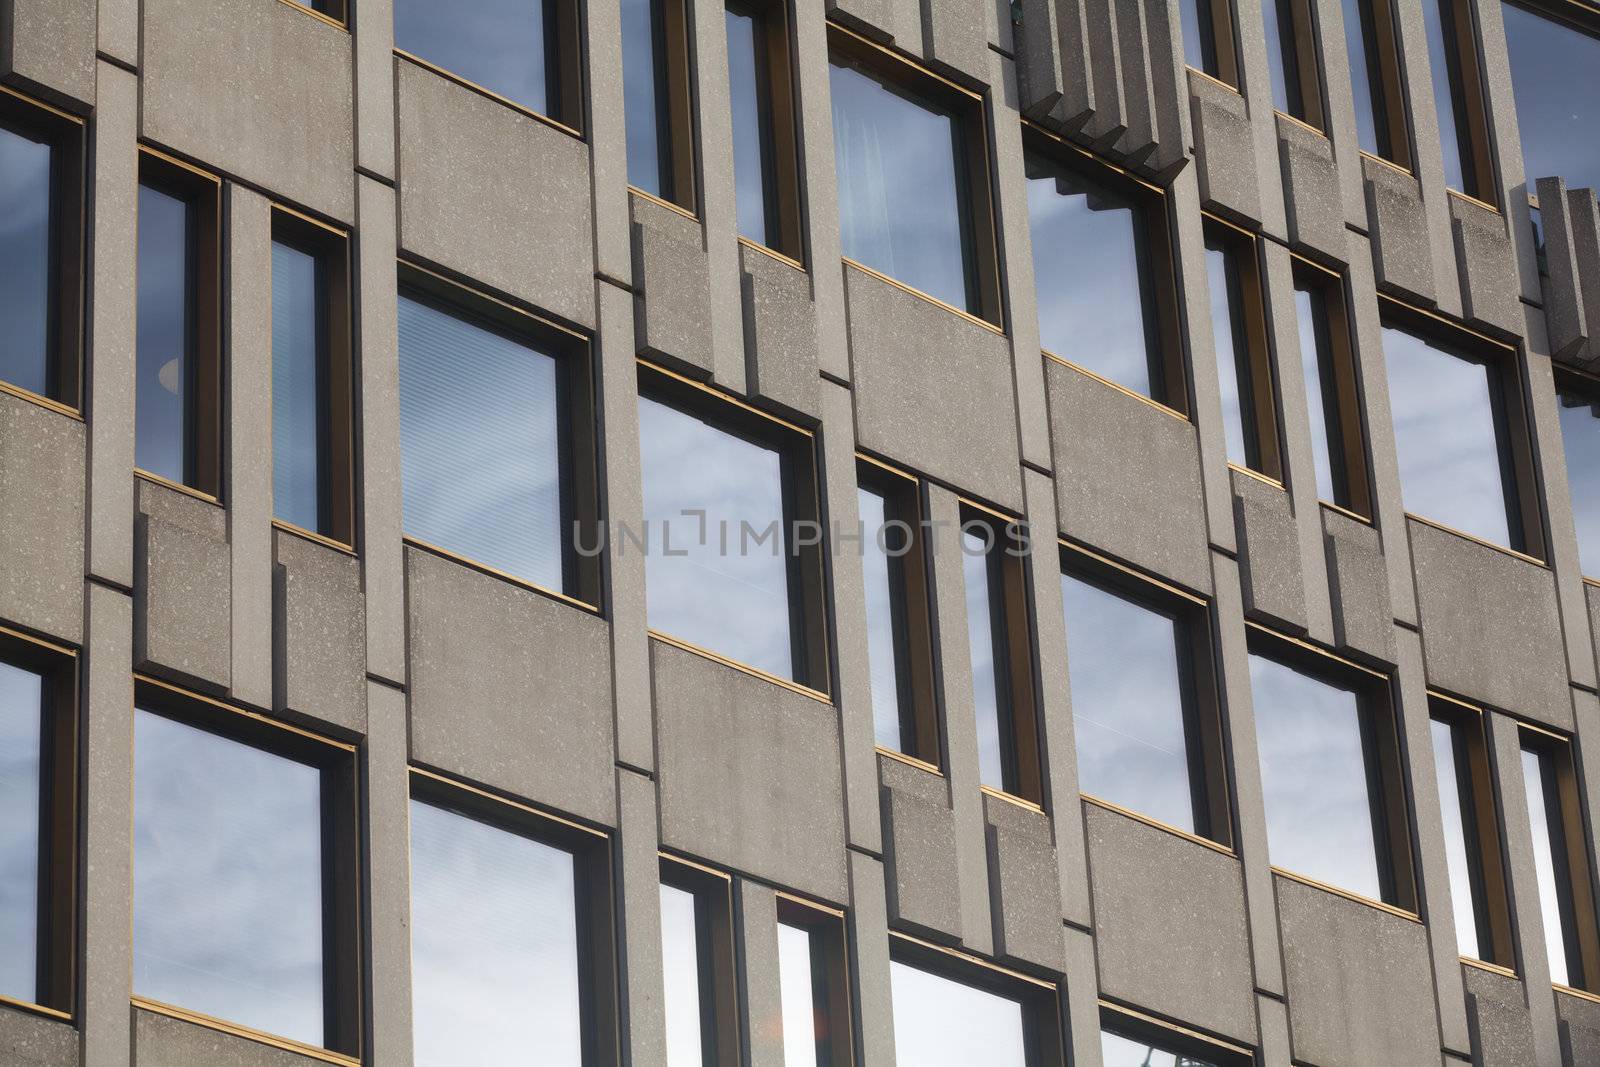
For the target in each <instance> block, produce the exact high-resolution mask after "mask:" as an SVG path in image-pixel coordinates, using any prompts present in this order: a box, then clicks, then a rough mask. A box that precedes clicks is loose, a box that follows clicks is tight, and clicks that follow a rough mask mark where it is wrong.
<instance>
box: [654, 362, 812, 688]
mask: <svg viewBox="0 0 1600 1067" xmlns="http://www.w3.org/2000/svg"><path fill="white" fill-rule="evenodd" d="M639 389H640V396H639V439H640V447H641V449H642V451H643V457H642V469H643V481H644V519H645V530H644V531H642V532H643V535H644V537H645V538H646V539H647V543H646V546H645V549H644V550H645V552H646V563H645V588H646V598H647V601H648V603H647V605H646V611H647V614H648V616H649V622H650V629H651V632H652V633H653V634H654V635H655V636H657V637H662V638H666V639H668V640H671V641H674V642H675V643H687V645H688V646H689V647H690V648H691V649H692V650H694V651H699V652H709V653H711V654H713V655H714V656H716V657H717V658H723V659H726V660H731V661H732V663H733V665H735V666H740V667H743V668H748V669H753V670H754V671H756V672H757V673H759V674H762V675H765V676H767V677H770V678H774V679H777V680H779V681H780V682H783V683H785V684H788V683H791V682H792V683H797V684H798V685H799V686H801V687H803V688H804V689H805V690H806V691H807V692H810V693H812V694H813V695H815V694H817V692H818V691H819V690H821V689H822V688H823V687H825V686H826V685H827V684H828V658H827V648H826V636H825V627H824V622H823V608H822V559H821V552H820V551H819V546H818V543H817V542H818V540H819V538H818V537H817V536H813V534H814V533H815V531H816V527H815V525H814V524H815V523H816V517H817V488H816V465H815V445H814V442H813V440H812V437H811V435H810V434H809V433H807V432H805V431H804V430H801V429H800V428H799V427H796V426H793V425H791V424H789V423H786V422H783V421H782V420H779V419H776V418H773V417H771V416H769V415H765V414H763V413H761V412H759V411H757V410H756V409H755V408H752V407H748V406H746V405H744V404H741V403H739V402H737V401H733V400H730V399H728V398H727V397H725V396H723V395H722V394H721V393H717V392H715V391H713V390H711V389H709V388H708V387H705V386H700V385H697V384H694V383H692V382H689V381H688V380H687V379H684V378H680V377H678V376H676V375H673V374H670V373H668V372H666V371H663V370H660V369H658V368H655V367H652V366H650V365H649V364H646V363H641V364H640V366H639Z"/></svg>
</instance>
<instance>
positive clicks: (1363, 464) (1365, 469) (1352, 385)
mask: <svg viewBox="0 0 1600 1067" xmlns="http://www.w3.org/2000/svg"><path fill="white" fill-rule="evenodd" d="M1292 260H1293V266H1294V285H1295V289H1296V291H1299V290H1306V291H1313V290H1314V291H1315V292H1316V294H1317V295H1318V296H1319V297H1320V298H1321V300H1322V310H1323V317H1324V318H1325V319H1326V326H1327V331H1328V335H1327V338H1326V340H1327V343H1328V354H1329V357H1330V359H1331V361H1332V363H1333V366H1332V367H1331V368H1328V371H1329V372H1330V373H1331V375H1332V381H1331V382H1324V383H1323V385H1324V386H1327V385H1330V384H1331V385H1332V387H1333V394H1334V395H1333V397H1332V398H1330V397H1329V396H1328V395H1327V391H1326V388H1324V391H1323V397H1322V399H1323V405H1324V413H1325V414H1326V413H1327V404H1328V401H1329V400H1330V399H1332V400H1333V401H1334V408H1333V415H1334V417H1335V418H1336V419H1337V422H1338V430H1339V441H1338V447H1337V449H1335V448H1334V442H1333V441H1332V440H1331V435H1330V440H1329V442H1328V445H1329V460H1330V462H1334V461H1337V463H1338V467H1337V469H1336V470H1335V472H1334V478H1335V481H1338V480H1339V479H1340V476H1341V475H1342V477H1343V481H1344V493H1345V497H1346V501H1345V502H1340V501H1337V500H1323V501H1321V503H1322V505H1323V506H1324V507H1329V508H1333V509H1334V510H1336V511H1339V512H1342V513H1344V514H1346V515H1349V516H1350V517H1352V518H1355V519H1359V520H1360V521H1362V522H1364V523H1369V524H1370V523H1371V522H1372V481H1371V470H1372V465H1371V461H1370V459H1369V453H1368V446H1367V420H1366V410H1365V406H1364V405H1363V403H1362V399H1361V398H1362V384H1361V366H1360V363H1359V362H1358V360H1357V358H1356V348H1355V342H1354V338H1355V329H1354V327H1353V325H1352V320H1351V315H1350V302H1349V297H1348V295H1347V292H1346V288H1345V286H1346V279H1345V276H1344V275H1342V274H1339V273H1338V272H1336V271H1333V270H1330V269H1329V268H1327V267H1324V266H1322V265H1320V264H1318V263H1314V262H1313V261H1311V260H1309V259H1306V258H1304V257H1303V256H1298V255H1297V256H1293V257H1292ZM1305 356H1306V354H1305V353H1304V352H1302V353H1300V358H1301V366H1302V370H1303V368H1304V360H1305ZM1318 362H1319V366H1320V362H1321V361H1320V359H1319V361H1318ZM1303 376H1304V375H1303V373H1302V377H1303ZM1337 488H1338V487H1337V486H1335V489H1337Z"/></svg>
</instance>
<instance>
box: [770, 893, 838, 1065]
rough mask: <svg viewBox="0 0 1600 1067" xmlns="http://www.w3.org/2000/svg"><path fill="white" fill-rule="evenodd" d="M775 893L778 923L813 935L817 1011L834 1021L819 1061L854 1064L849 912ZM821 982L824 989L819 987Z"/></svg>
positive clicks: (814, 994)
mask: <svg viewBox="0 0 1600 1067" xmlns="http://www.w3.org/2000/svg"><path fill="white" fill-rule="evenodd" d="M775 894H776V896H777V902H778V925H780V926H789V927H795V928H803V929H805V930H806V932H807V933H809V934H810V935H811V961H812V962H811V967H812V985H813V988H812V1003H813V1005H814V1007H813V1014H814V1015H815V1016H819V1017H821V1018H823V1019H826V1020H827V1021H828V1022H829V1023H830V1025H829V1026H828V1027H827V1028H826V1037H825V1038H818V1040H817V1044H818V1046H819V1047H820V1048H821V1049H825V1050H826V1059H823V1058H822V1057H819V1058H818V1062H819V1063H821V1064H824V1067H852V1065H853V1064H854V1063H855V1019H854V1016H853V1014H852V1012H851V1007H850V989H851V983H850V938H849V929H848V927H847V924H846V922H845V913H844V912H843V911H841V910H839V909H838V908H831V907H828V906H826V905H823V904H818V903H817V902H815V901H812V900H806V899H805V898H804V897H798V896H795V895H794V894H792V893H786V892H784V891H782V890H776V891H775ZM819 957H820V958H819ZM818 984H820V985H821V986H822V988H821V989H817V988H816V986H817V985H818ZM779 995H780V997H781V995H782V981H781V974H780V981H779ZM841 1024H842V1025H841Z"/></svg>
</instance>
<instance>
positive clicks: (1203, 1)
mask: <svg viewBox="0 0 1600 1067" xmlns="http://www.w3.org/2000/svg"><path fill="white" fill-rule="evenodd" d="M1214 2H1215V0H1181V2H1180V3H1179V5H1178V7H1179V12H1180V15H1181V16H1182V22H1183V59H1184V62H1186V63H1187V64H1189V66H1191V67H1193V68H1194V69H1196V70H1199V71H1204V72H1205V73H1207V74H1209V75H1211V76H1212V77H1213V78H1214V77H1216V76H1217V36H1216V28H1215V26H1214V25H1213V23H1212V21H1211V5H1212V4H1213V3H1214Z"/></svg>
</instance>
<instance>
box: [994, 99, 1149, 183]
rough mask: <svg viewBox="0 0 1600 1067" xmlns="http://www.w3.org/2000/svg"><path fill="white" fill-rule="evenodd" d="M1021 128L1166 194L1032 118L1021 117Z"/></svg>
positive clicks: (1114, 172) (1145, 180)
mask: <svg viewBox="0 0 1600 1067" xmlns="http://www.w3.org/2000/svg"><path fill="white" fill-rule="evenodd" d="M1022 128H1023V129H1024V130H1031V131H1033V132H1034V133H1036V134H1038V135H1039V136H1041V137H1044V138H1047V139H1049V140H1051V141H1054V142H1055V143H1056V144H1058V145H1060V146H1062V147H1063V148H1070V149H1071V150H1072V151H1074V152H1076V153H1077V154H1078V155H1080V156H1082V157H1083V158H1084V159H1087V160H1089V161H1091V162H1092V163H1094V164H1095V165H1097V166H1101V167H1104V168H1105V169H1106V170H1109V171H1111V172H1112V173H1113V174H1120V175H1121V176H1122V177H1124V178H1127V179H1128V180H1129V181H1132V182H1137V183H1138V184H1139V185H1142V186H1144V188H1145V189H1147V190H1149V191H1150V192H1152V193H1155V194H1156V195H1157V196H1162V197H1164V196H1166V195H1167V191H1166V190H1165V189H1163V188H1161V186H1159V185H1156V184H1155V183H1153V182H1151V181H1149V180H1147V179H1145V178H1141V177H1139V175H1137V174H1135V173H1133V171H1131V170H1128V169H1127V168H1126V167H1119V166H1118V165H1117V164H1115V163H1113V162H1111V161H1110V160H1108V159H1101V158H1100V157H1099V156H1097V155H1095V154H1094V153H1093V152H1091V151H1090V150H1089V149H1087V148H1085V147H1083V146H1082V145H1080V144H1078V143H1076V142H1074V141H1069V140H1067V139H1066V138H1065V137H1063V136H1061V135H1060V134H1059V133H1056V132H1055V131H1054V130H1049V129H1046V128H1045V127H1043V126H1041V125H1039V124H1038V123H1037V122H1034V121H1033V120H1032V119H1027V118H1025V119H1023V120H1022Z"/></svg>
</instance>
